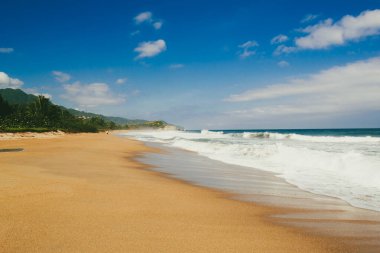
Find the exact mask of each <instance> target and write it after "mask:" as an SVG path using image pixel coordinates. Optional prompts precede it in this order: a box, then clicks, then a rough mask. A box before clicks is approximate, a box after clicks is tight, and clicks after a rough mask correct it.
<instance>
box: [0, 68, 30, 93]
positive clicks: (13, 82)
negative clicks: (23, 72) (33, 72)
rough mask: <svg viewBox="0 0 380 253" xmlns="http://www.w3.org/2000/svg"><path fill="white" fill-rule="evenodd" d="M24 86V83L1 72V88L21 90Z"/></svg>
mask: <svg viewBox="0 0 380 253" xmlns="http://www.w3.org/2000/svg"><path fill="white" fill-rule="evenodd" d="M23 84H24V82H23V81H21V80H19V79H17V78H11V77H10V76H8V75H7V74H6V73H4V72H0V88H2V89H4V88H12V89H17V88H20V87H21V86H22V85H23Z"/></svg>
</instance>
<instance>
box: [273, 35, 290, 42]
mask: <svg viewBox="0 0 380 253" xmlns="http://www.w3.org/2000/svg"><path fill="white" fill-rule="evenodd" d="M288 40H289V38H288V36H286V35H284V34H279V35H277V36H276V37H274V38H273V39H272V40H271V41H270V43H271V44H280V43H283V42H285V41H288Z"/></svg>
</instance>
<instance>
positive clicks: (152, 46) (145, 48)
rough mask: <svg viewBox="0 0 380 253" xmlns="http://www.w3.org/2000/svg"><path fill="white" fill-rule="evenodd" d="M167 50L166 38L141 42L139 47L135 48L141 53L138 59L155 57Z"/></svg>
mask: <svg viewBox="0 0 380 253" xmlns="http://www.w3.org/2000/svg"><path fill="white" fill-rule="evenodd" d="M165 50H166V43H165V41H164V40H162V39H160V40H156V41H147V42H141V43H140V44H139V45H138V47H136V48H135V50H134V51H135V52H138V53H139V55H138V56H137V57H136V59H142V58H147V57H153V56H156V55H158V54H159V53H161V52H163V51H165Z"/></svg>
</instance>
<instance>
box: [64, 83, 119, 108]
mask: <svg viewBox="0 0 380 253" xmlns="http://www.w3.org/2000/svg"><path fill="white" fill-rule="evenodd" d="M63 88H64V90H65V94H63V95H62V96H61V97H62V98H64V99H67V100H69V101H71V102H73V103H75V104H76V105H78V106H80V107H96V106H100V105H117V104H121V103H124V102H125V98H124V97H122V96H119V95H115V94H113V93H112V92H111V91H110V89H109V86H108V85H107V84H106V83H91V84H81V83H80V82H75V83H73V84H65V85H64V86H63Z"/></svg>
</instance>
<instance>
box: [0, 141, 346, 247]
mask: <svg viewBox="0 0 380 253" xmlns="http://www.w3.org/2000/svg"><path fill="white" fill-rule="evenodd" d="M1 148H24V149H25V151H22V152H12V153H0V252H270V253H273V252H281V253H282V252H285V253H286V252H292V253H294V252H302V253H311V252H347V250H346V249H344V248H343V247H344V245H342V244H340V243H338V242H337V241H335V240H334V239H333V238H322V237H318V236H316V235H311V234H307V233H305V232H302V231H301V230H296V229H292V228H288V227H284V226H279V225H277V224H275V223H273V222H272V221H271V220H270V219H269V218H267V217H268V215H269V214H271V213H273V212H277V211H278V209H276V210H275V209H273V208H270V207H263V206H259V205H256V204H253V203H245V202H240V201H237V200H232V199H228V198H226V196H225V194H223V193H220V192H217V191H213V190H209V189H205V188H201V187H196V186H192V185H189V184H185V183H183V182H180V181H177V180H174V179H171V178H167V177H164V176H163V175H162V174H160V173H157V172H152V171H149V170H147V169H146V166H144V165H142V164H139V163H137V162H135V161H134V160H133V158H135V157H136V155H138V154H140V153H141V152H147V151H150V150H149V148H147V147H146V146H144V145H143V144H142V143H140V142H137V141H132V140H128V139H124V138H119V137H116V136H112V135H106V134H78V135H67V136H64V137H61V138H55V139H18V140H2V141H0V149H1Z"/></svg>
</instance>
